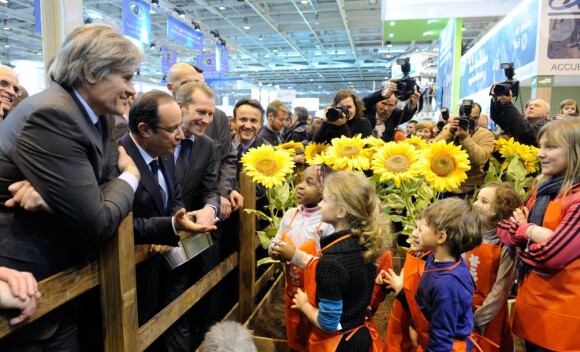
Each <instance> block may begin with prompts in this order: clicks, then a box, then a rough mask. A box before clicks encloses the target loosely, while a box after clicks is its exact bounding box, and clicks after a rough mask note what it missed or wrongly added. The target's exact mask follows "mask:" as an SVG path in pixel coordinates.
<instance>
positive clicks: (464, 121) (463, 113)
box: [458, 99, 475, 132]
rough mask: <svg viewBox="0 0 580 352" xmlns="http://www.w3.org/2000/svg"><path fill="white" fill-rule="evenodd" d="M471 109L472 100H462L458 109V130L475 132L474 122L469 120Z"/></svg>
mask: <svg viewBox="0 0 580 352" xmlns="http://www.w3.org/2000/svg"><path fill="white" fill-rule="evenodd" d="M472 107H473V100H471V99H463V100H462V101H461V106H460V107H459V116H460V117H459V121H458V125H459V128H461V129H462V130H465V131H468V132H473V131H474V130H475V121H474V120H473V119H472V118H471V108H472Z"/></svg>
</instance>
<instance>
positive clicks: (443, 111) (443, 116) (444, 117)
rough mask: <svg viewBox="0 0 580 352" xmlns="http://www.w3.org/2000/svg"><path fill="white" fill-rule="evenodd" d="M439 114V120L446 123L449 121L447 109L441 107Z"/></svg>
mask: <svg viewBox="0 0 580 352" xmlns="http://www.w3.org/2000/svg"><path fill="white" fill-rule="evenodd" d="M439 112H440V113H441V119H442V120H443V121H445V122H447V121H448V120H449V109H447V108H446V107H442V108H441V109H439Z"/></svg>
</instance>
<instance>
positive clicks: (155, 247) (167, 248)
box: [149, 244, 175, 254]
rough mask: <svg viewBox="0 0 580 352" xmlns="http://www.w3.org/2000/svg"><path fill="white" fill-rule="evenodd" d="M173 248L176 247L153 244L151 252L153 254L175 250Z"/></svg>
mask: <svg viewBox="0 0 580 352" xmlns="http://www.w3.org/2000/svg"><path fill="white" fill-rule="evenodd" d="M173 248H175V247H171V246H166V245H164V244H152V245H151V246H149V253H152V254H157V253H159V254H164V253H167V252H171V251H172V250H173Z"/></svg>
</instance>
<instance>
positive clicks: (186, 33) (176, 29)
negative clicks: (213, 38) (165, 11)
mask: <svg viewBox="0 0 580 352" xmlns="http://www.w3.org/2000/svg"><path fill="white" fill-rule="evenodd" d="M167 38H169V39H172V40H175V41H177V42H179V43H181V44H183V45H185V46H187V47H189V48H191V49H196V50H199V51H203V34H202V33H201V32H198V31H196V30H195V29H193V28H192V27H190V26H188V25H187V24H185V23H183V22H180V21H179V20H177V19H175V18H173V17H167Z"/></svg>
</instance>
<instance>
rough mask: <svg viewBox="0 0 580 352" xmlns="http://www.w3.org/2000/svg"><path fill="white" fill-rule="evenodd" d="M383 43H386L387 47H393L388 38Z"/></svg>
mask: <svg viewBox="0 0 580 352" xmlns="http://www.w3.org/2000/svg"><path fill="white" fill-rule="evenodd" d="M385 44H387V48H392V47H393V43H392V42H391V41H390V40H387V42H386V43H385Z"/></svg>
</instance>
